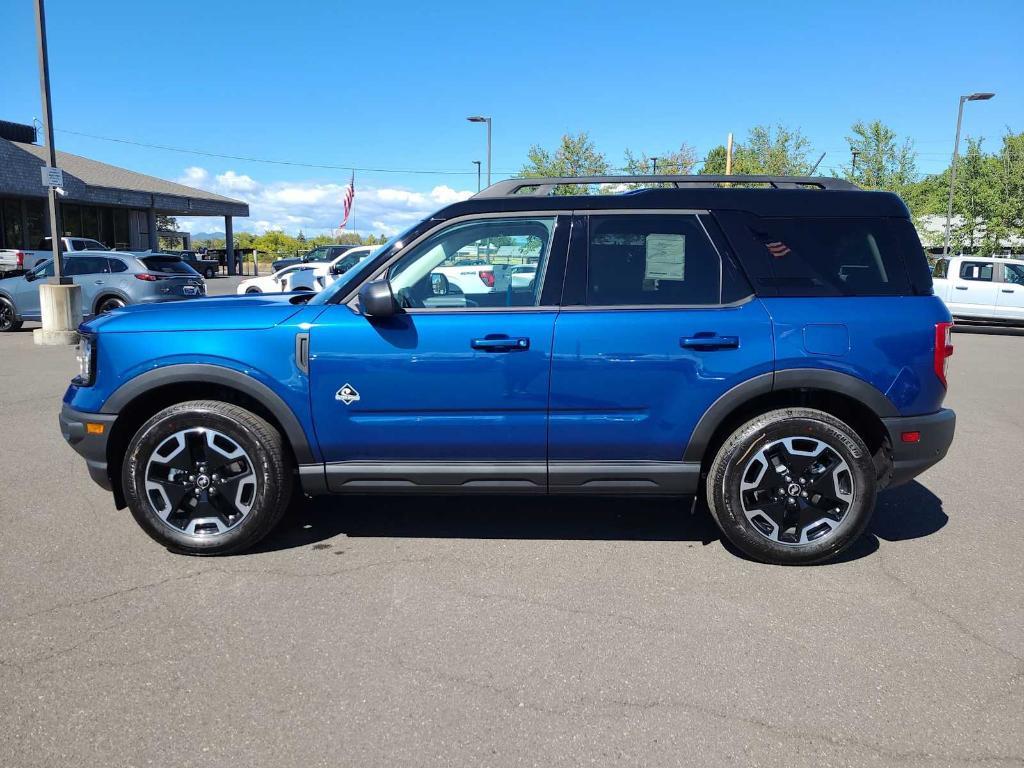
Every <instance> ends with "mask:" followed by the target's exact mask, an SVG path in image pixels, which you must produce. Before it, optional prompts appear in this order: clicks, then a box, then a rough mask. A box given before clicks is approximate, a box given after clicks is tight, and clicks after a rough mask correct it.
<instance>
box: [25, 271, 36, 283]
mask: <svg viewBox="0 0 1024 768" xmlns="http://www.w3.org/2000/svg"><path fill="white" fill-rule="evenodd" d="M35 279H36V273H35V272H26V273H25V280H26V281H27V282H30V283H31V282H32V281H33V280H35Z"/></svg>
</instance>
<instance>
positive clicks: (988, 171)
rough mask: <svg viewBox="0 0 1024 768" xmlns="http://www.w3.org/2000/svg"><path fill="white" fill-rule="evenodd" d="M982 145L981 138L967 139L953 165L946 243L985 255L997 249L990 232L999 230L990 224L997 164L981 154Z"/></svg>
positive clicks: (996, 188)
mask: <svg viewBox="0 0 1024 768" xmlns="http://www.w3.org/2000/svg"><path fill="white" fill-rule="evenodd" d="M982 142H983V139H972V138H969V139H967V151H966V152H965V153H964V156H963V158H961V159H960V162H959V164H958V165H957V169H956V174H957V178H956V188H955V190H954V195H953V212H954V214H955V218H954V220H953V226H952V228H951V232H950V243H951V247H953V248H954V249H955V250H957V251H959V250H962V249H963V248H964V247H967V248H970V249H972V250H974V249H977V252H978V253H981V254H982V255H989V254H992V253H994V252H995V251H996V250H997V249H998V247H999V242H998V235H997V234H996V232H995V231H994V230H997V229H998V228H999V227H998V225H997V226H996V227H992V226H990V225H991V223H992V222H993V221H995V219H996V218H997V216H998V211H999V203H1000V200H999V192H1000V190H999V185H998V177H999V170H1000V164H999V160H998V159H997V158H996V157H995V156H994V155H987V154H985V153H984V152H982V151H981V145H982Z"/></svg>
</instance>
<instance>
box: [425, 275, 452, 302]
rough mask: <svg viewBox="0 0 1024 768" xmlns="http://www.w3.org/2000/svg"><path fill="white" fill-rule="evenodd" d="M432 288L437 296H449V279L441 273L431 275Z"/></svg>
mask: <svg viewBox="0 0 1024 768" xmlns="http://www.w3.org/2000/svg"><path fill="white" fill-rule="evenodd" d="M430 288H431V290H432V292H433V294H434V295H435V296H447V295H448V288H449V286H448V277H447V275H443V274H441V273H440V272H431V273H430Z"/></svg>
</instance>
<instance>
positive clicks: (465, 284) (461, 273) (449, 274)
mask: <svg viewBox="0 0 1024 768" xmlns="http://www.w3.org/2000/svg"><path fill="white" fill-rule="evenodd" d="M434 272H435V273H436V274H439V275H444V276H445V279H446V280H447V281H448V283H449V284H451V285H454V286H456V287H457V288H458V289H459V290H460V291H461V292H462V293H464V294H467V295H473V294H480V293H493V292H494V289H495V283H496V278H495V276H494V267H493V266H492V265H491V264H486V263H482V264H472V265H456V264H452V263H450V262H449V260H448V259H445V260H444V261H442V262H441V264H440V265H438V266H437V267H436V268H435V269H434Z"/></svg>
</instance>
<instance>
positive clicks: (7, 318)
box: [0, 298, 21, 333]
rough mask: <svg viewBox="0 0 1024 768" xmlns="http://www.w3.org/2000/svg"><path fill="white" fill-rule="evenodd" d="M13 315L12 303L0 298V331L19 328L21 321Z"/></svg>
mask: <svg viewBox="0 0 1024 768" xmlns="http://www.w3.org/2000/svg"><path fill="white" fill-rule="evenodd" d="M14 317H15V316H14V305H13V304H11V302H10V301H8V300H7V299H4V298H0V333H5V332H7V331H16V330H18V329H19V328H21V321H20V320H15V319H14Z"/></svg>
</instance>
